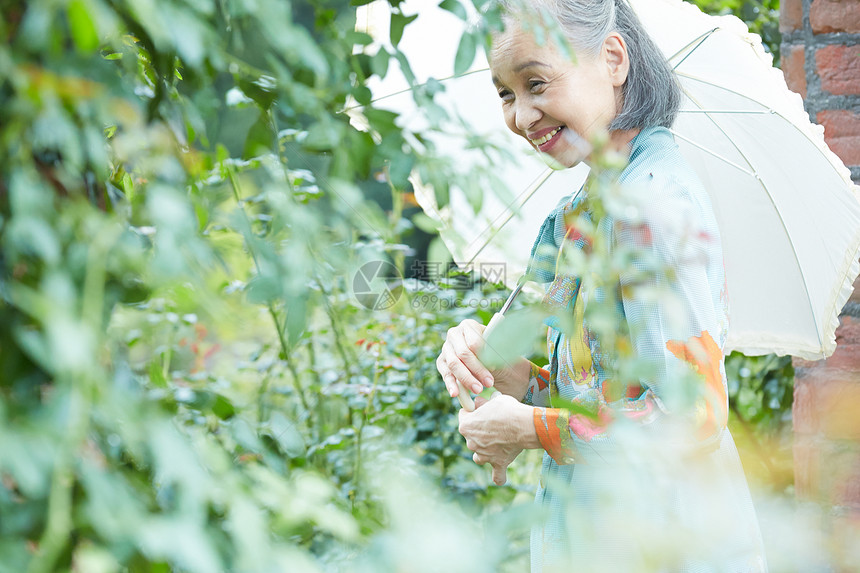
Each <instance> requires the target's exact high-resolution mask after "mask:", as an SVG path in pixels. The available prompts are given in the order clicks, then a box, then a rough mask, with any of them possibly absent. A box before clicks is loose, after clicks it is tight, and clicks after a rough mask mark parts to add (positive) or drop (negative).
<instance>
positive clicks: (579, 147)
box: [490, 24, 629, 167]
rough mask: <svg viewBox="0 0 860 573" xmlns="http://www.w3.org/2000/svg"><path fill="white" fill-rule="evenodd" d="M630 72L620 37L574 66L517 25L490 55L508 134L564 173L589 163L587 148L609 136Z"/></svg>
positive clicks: (611, 38)
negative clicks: (598, 138) (585, 161)
mask: <svg viewBox="0 0 860 573" xmlns="http://www.w3.org/2000/svg"><path fill="white" fill-rule="evenodd" d="M628 66H629V63H628V60H627V51H626V47H625V46H624V41H623V39H621V37H620V36H619V35H617V34H611V35H610V36H609V37H608V38H607V39H606V40H605V41H604V43H603V47H602V48H601V50H600V52H599V53H598V54H597V55H596V56H589V55H587V54H577V61H576V62H572V61H570V60H569V59H567V58H565V57H564V56H563V55H562V54H561V52H560V51H559V50H558V49H556V48H555V47H554V46H553V45H551V44H550V43H546V44H544V45H543V46H540V45H538V44H537V42H536V41H535V38H534V35H533V34H532V33H530V32H526V31H523V30H522V29H521V28H520V27H519V26H517V25H516V24H509V25H508V27H507V28H506V30H505V31H504V32H502V33H501V34H499V35H498V36H496V38H495V41H494V43H493V49H492V51H491V53H490V69H491V71H492V73H493V83H494V84H495V86H496V89H497V90H498V93H499V97H500V98H501V100H502V110H503V112H504V116H505V123H507V125H508V128H510V130H511V131H513V132H514V133H516V134H517V135H520V136H522V137H524V138H525V139H526V140H527V141H528V142H529V143H530V144H531V145H532V146H533V147H535V148H536V149H537V150H538V151H540V152H542V153H545V154H546V155H548V156H549V157H551V158H552V160H554V162H556V163H559V164H561V166H563V167H573V166H574V165H576V164H577V163H579V162H580V161H582V160H583V159H585V158H586V157H587V155H588V151H589V149H590V146H589V145H588V142H590V141H592V140H593V138H594V137H595V136H596V135H598V134H600V133H605V132H606V128H607V127H608V126H609V124H610V123H611V122H612V120H613V119H614V118H615V116H616V115H617V114H618V112H619V111H620V110H621V105H622V86H623V85H624V81H625V80H626V78H627V70H628Z"/></svg>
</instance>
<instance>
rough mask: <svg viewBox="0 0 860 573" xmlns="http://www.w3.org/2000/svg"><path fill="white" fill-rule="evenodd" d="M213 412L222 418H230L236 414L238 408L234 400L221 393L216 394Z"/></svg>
mask: <svg viewBox="0 0 860 573" xmlns="http://www.w3.org/2000/svg"><path fill="white" fill-rule="evenodd" d="M212 413H213V414H215V415H216V416H218V417H219V418H221V419H222V420H229V419H230V418H232V417H233V416H235V415H236V408H235V406H233V402H231V401H230V400H228V399H227V398H225V397H224V396H222V395H221V394H216V395H215V402H214V403H213V404H212Z"/></svg>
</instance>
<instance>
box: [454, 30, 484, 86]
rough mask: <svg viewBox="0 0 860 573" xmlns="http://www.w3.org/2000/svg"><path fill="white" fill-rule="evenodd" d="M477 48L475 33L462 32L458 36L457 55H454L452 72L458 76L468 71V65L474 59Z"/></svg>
mask: <svg viewBox="0 0 860 573" xmlns="http://www.w3.org/2000/svg"><path fill="white" fill-rule="evenodd" d="M477 49H478V41H477V37H476V36H475V34H474V33H471V32H463V35H462V36H461V37H460V45H459V46H457V55H456V56H454V73H455V74H456V75H458V76H459V75H461V74H465V73H466V72H467V71H469V67H470V66H471V65H472V62H474V61H475V53H476V52H477Z"/></svg>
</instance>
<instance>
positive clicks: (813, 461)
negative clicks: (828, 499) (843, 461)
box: [794, 440, 821, 501]
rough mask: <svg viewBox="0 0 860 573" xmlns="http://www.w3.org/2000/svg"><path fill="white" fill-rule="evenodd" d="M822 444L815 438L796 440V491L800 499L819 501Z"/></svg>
mask: <svg viewBox="0 0 860 573" xmlns="http://www.w3.org/2000/svg"><path fill="white" fill-rule="evenodd" d="M819 460H820V444H819V442H816V441H813V440H795V442H794V493H795V495H796V496H797V498H798V499H802V500H807V501H818V500H819V499H820V497H821V490H820V485H819V468H820V465H821V464H820V461H819Z"/></svg>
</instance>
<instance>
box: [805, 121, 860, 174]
mask: <svg viewBox="0 0 860 573" xmlns="http://www.w3.org/2000/svg"><path fill="white" fill-rule="evenodd" d="M816 120H817V121H818V123H820V124H821V125H823V126H824V139H825V140H826V141H827V145H829V146H830V149H832V150H833V152H834V153H836V155H838V156H839V158H840V159H842V161H844V162H845V164H846V165H849V166H851V165H860V115H857V114H856V113H852V112H850V111H847V110H828V111H822V112H820V113H819V114H818V115H817V116H816Z"/></svg>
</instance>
